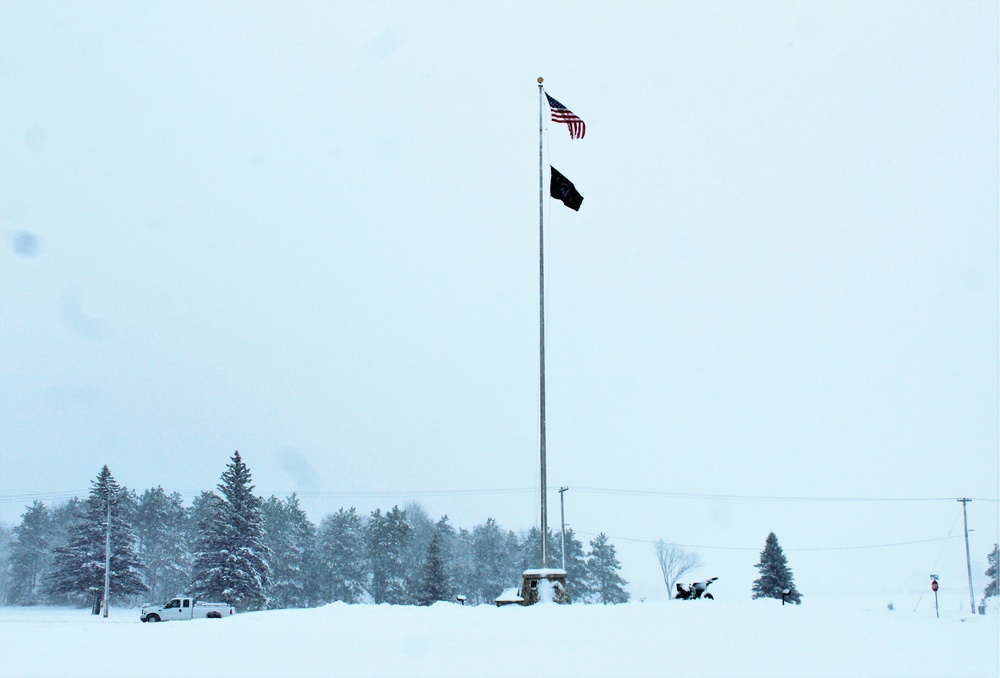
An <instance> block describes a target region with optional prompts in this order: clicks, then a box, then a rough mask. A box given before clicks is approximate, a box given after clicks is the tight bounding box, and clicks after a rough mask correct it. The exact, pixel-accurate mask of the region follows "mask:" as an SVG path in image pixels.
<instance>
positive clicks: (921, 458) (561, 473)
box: [0, 0, 1000, 604]
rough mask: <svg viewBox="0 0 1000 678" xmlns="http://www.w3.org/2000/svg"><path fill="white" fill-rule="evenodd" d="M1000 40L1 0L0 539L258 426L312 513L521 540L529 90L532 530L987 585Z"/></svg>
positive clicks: (265, 466) (527, 9)
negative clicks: (407, 514) (547, 103)
mask: <svg viewBox="0 0 1000 678" xmlns="http://www.w3.org/2000/svg"><path fill="white" fill-rule="evenodd" d="M998 53H1000V41H998V10H997V3H995V2H985V1H984V2H962V1H958V0H956V1H954V2H933V3H932V2H919V1H917V2H876V1H870V2H858V3H851V2H777V3H776V2H754V3H747V2H693V1H692V2H683V1H678V2H565V3H554V2H549V3H538V2H527V3H517V2H468V3H464V2H424V1H414V2H399V3H375V2H297V3H296V2H265V3H252V2H191V3H183V2H169V3H163V2H134V3H117V2H116V3H111V2H108V3H95V2H84V1H75V2H45V3H38V2H12V1H10V0H4V1H3V2H0V240H2V250H0V520H2V521H4V522H7V523H12V524H13V523H17V522H18V521H19V519H20V514H21V513H22V512H23V510H24V506H25V505H27V504H28V503H30V500H31V499H32V498H35V497H38V498H43V499H45V500H46V501H47V502H50V503H51V502H54V501H59V500H60V499H62V498H65V497H67V496H70V495H73V494H76V495H79V496H83V495H84V494H85V493H86V492H87V490H88V488H89V484H90V482H91V480H92V479H93V478H94V477H95V476H96V475H97V472H98V471H99V470H100V468H101V466H102V465H104V464H107V465H108V466H109V467H110V468H111V471H112V473H113V474H114V475H115V477H116V478H117V479H118V480H119V481H120V482H121V483H123V484H125V485H127V486H128V487H130V488H132V489H136V490H137V491H140V492H141V491H142V490H143V489H145V488H149V487H154V486H156V485H162V486H163V487H164V488H165V489H167V490H168V491H174V490H176V491H180V492H182V493H183V494H184V495H185V497H187V498H190V497H191V496H193V495H194V494H195V493H196V492H198V491H200V490H205V489H212V488H213V487H214V486H215V484H216V483H217V482H218V478H219V475H220V474H221V472H222V471H223V470H224V468H225V464H226V463H227V461H228V459H229V457H230V456H231V455H232V452H233V450H236V449H239V450H240V452H241V453H242V455H243V456H244V459H245V460H246V462H247V463H248V465H249V466H250V469H251V471H252V473H253V475H254V480H255V482H256V485H257V490H258V491H259V492H260V493H262V494H265V495H269V494H271V493H276V494H278V495H279V496H283V495H286V494H289V493H291V492H298V493H299V494H300V496H302V497H303V505H304V506H305V507H306V508H307V510H308V511H309V513H310V516H311V517H312V518H313V520H314V521H317V522H318V521H319V519H320V518H321V517H322V516H323V515H324V514H325V513H327V512H332V511H335V510H336V509H337V508H339V507H340V506H342V505H343V506H351V505H354V506H357V507H358V508H359V510H361V511H364V512H367V511H370V510H372V509H374V508H377V507H391V506H392V505H393V504H396V503H399V504H404V503H406V502H409V501H419V502H420V503H421V504H423V505H424V506H425V507H426V508H427V510H428V512H429V513H430V514H431V515H432V516H435V517H436V516H439V515H441V514H443V513H448V514H449V515H450V516H451V518H452V522H453V523H454V524H456V525H457V526H461V527H467V528H471V527H472V526H473V525H475V524H476V523H479V522H483V521H485V519H486V518H487V517H490V516H493V517H495V518H497V520H498V521H499V522H500V523H501V525H502V526H504V527H506V528H509V529H515V530H521V529H526V528H528V527H530V526H532V525H535V524H538V520H539V519H538V512H539V510H538V504H539V501H538V498H537V496H536V492H537V489H536V488H537V487H538V483H539V480H538V426H539V415H538V409H539V408H538V142H539V139H538V106H539V96H538V86H537V83H536V79H537V77H539V76H543V77H544V78H545V83H544V84H545V88H546V91H547V92H548V93H549V94H550V95H552V96H553V97H554V98H556V99H558V100H560V101H561V102H562V103H563V104H565V105H566V106H567V107H569V108H570V109H571V110H572V111H574V112H575V113H577V114H578V115H579V116H580V117H581V118H583V119H584V121H585V122H586V124H587V134H586V137H585V138H584V139H582V140H571V139H570V137H569V134H568V131H567V128H566V127H565V126H564V125H559V124H555V123H551V122H548V112H547V111H546V113H545V118H546V123H545V130H546V131H545V135H544V138H545V144H544V146H545V154H546V162H547V163H548V162H551V164H552V165H554V166H555V167H557V168H558V169H559V170H560V171H561V172H562V173H563V174H565V175H566V176H567V177H568V178H570V179H571V180H572V181H573V182H574V183H575V184H576V186H577V188H578V190H579V191H580V192H581V193H582V194H583V196H584V203H583V207H582V208H581V210H580V211H579V212H573V211H571V210H569V209H567V208H565V207H564V206H563V205H562V204H561V203H557V202H554V201H551V200H549V199H548V198H547V197H546V199H545V201H544V209H545V220H546V263H547V271H546V276H547V289H546V300H547V312H546V334H547V345H546V359H547V365H546V369H547V403H546V404H547V432H548V456H549V474H548V478H549V484H550V486H551V488H552V492H551V495H550V496H551V499H550V503H549V514H550V525H557V524H558V521H559V504H558V494H557V493H556V492H555V490H557V489H558V488H559V487H560V486H569V487H570V488H571V489H570V491H568V492H567V493H566V511H567V522H569V523H570V524H571V525H572V526H573V528H574V529H576V530H577V531H578V532H580V533H582V534H583V535H584V536H585V537H586V538H587V539H589V538H590V536H589V535H592V534H594V533H597V532H600V531H604V532H606V533H608V534H610V535H613V536H614V537H615V538H616V539H615V541H614V543H615V544H616V546H617V547H618V549H619V555H620V557H621V559H622V560H623V563H624V565H625V570H624V575H625V576H626V578H628V579H630V580H631V581H633V584H634V587H633V592H634V593H635V594H636V595H637V596H649V597H657V596H660V597H662V596H663V595H664V592H663V591H662V584H659V583H658V582H657V577H658V576H659V574H658V571H657V569H656V567H657V566H656V564H655V561H654V559H653V556H652V546H651V544H650V543H649V542H651V541H654V540H656V539H660V538H664V539H667V540H671V541H676V542H680V543H683V544H688V545H692V546H699V547H704V548H701V549H699V552H700V553H701V555H702V558H703V560H704V561H705V563H706V565H705V568H704V569H703V570H702V571H700V572H699V574H701V575H704V576H705V577H708V576H712V575H715V574H721V575H722V579H720V582H719V584H718V586H719V587H720V589H721V590H722V591H723V592H724V593H726V594H727V595H731V596H745V595H749V585H750V581H752V579H753V578H754V576H755V574H756V573H755V571H754V569H753V567H752V566H753V564H754V563H755V562H756V559H757V551H759V550H760V549H761V548H763V543H764V539H765V537H766V536H767V533H768V532H770V531H772V530H773V531H775V532H776V533H777V534H778V537H779V540H780V541H781V544H782V546H783V547H785V549H786V551H787V552H788V553H787V555H789V559H790V564H791V566H792V568H793V570H795V572H796V575H797V583H798V586H799V588H800V590H802V592H803V593H804V594H805V595H806V596H807V599H808V596H809V595H810V594H812V595H816V596H819V595H834V594H836V593H837V592H838V591H839V590H842V585H843V583H844V581H845V580H850V581H856V580H857V579H860V578H865V579H875V580H876V583H874V584H872V585H871V586H872V588H873V595H882V592H883V591H886V592H887V593H885V595H886V596H888V595H890V594H889V593H888V592H891V591H906V592H908V594H909V595H911V598H912V600H917V598H916V596H917V595H918V593H917V592H922V591H923V590H924V589H925V588H926V587H927V582H928V579H927V575H928V574H929V573H931V572H932V571H934V569H933V568H937V569H940V570H943V572H942V573H941V574H942V577H943V582H942V583H943V584H945V586H944V588H943V592H949V591H951V592H954V595H955V597H956V600H960V599H961V598H962V596H965V599H966V600H967V595H968V593H967V591H968V588H967V584H966V582H965V557H964V556H965V554H964V548H963V546H964V545H963V544H962V542H961V540H956V539H955V538H954V537H955V536H956V535H959V534H961V528H962V521H961V504H958V503H957V502H955V501H954V499H955V498H958V497H972V498H974V499H975V501H973V502H972V503H971V504H969V520H970V527H973V528H974V529H975V530H976V531H975V532H974V533H973V535H972V553H973V561H974V562H973V573H974V575H975V576H977V577H978V580H977V583H976V585H975V588H976V589H977V594H976V595H977V597H978V595H979V594H980V592H981V589H982V586H984V585H985V582H984V581H983V578H982V571H983V570H984V569H985V554H986V553H987V552H988V551H989V550H990V548H991V547H992V544H993V543H994V542H995V541H997V540H998V536H997V533H998V530H1000V528H998V517H997V514H998V506H997V503H996V499H997V496H998V494H1000V491H998V483H1000V468H998V467H1000V462H998V411H1000V404H998V362H1000V361H998V352H1000V349H998V346H1000V337H998V307H1000V300H998V289H1000V282H998V259H1000V255H998V251H1000V245H998V166H1000V161H998V123H997V120H998V115H1000V112H998ZM642 493H652V494H642ZM657 493H659V494H657ZM708 495H712V496H708ZM715 495H726V496H727V498H720V497H718V496H715ZM787 497H798V498H810V499H819V500H821V501H776V500H775V499H774V498H787ZM850 498H855V499H856V498H864V499H878V500H889V499H891V500H898V499H935V498H937V499H941V501H863V502H845V501H829V500H833V499H837V500H840V499H850ZM987 500H992V501H987ZM956 521H957V522H956ZM948 536H951V537H952V539H943V540H941V538H943V537H948ZM932 539H934V540H939V541H932V542H931V541H925V540H932ZM914 541H918V542H923V543H920V544H910V545H907V546H892V547H889V546H880V547H879V548H872V549H848V550H839V549H841V548H842V547H853V546H873V545H884V544H896V543H900V542H914ZM708 547H712V548H708ZM835 547H836V549H838V550H829V549H832V548H835ZM744 549H745V550H744ZM799 549H823V550H819V551H812V550H799ZM515 583H516V582H514V583H512V585H514V584H515ZM658 586H659V587H660V588H657V587H658ZM727 586H728V587H729V588H726V587H727ZM963 592H964V593H963ZM894 595H895V594H894ZM898 595H902V594H898ZM959 604H960V603H959Z"/></svg>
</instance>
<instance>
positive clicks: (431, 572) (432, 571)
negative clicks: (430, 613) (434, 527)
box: [417, 531, 451, 605]
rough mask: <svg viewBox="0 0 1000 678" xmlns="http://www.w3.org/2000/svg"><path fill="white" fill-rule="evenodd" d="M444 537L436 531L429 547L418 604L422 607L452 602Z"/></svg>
mask: <svg viewBox="0 0 1000 678" xmlns="http://www.w3.org/2000/svg"><path fill="white" fill-rule="evenodd" d="M443 541H444V540H443V537H442V535H441V533H440V532H438V531H435V532H434V536H433V537H431V543H430V544H429V545H428V546H427V559H426V561H425V563H424V567H423V568H422V572H421V574H422V577H421V578H422V582H421V587H420V595H419V597H418V600H417V602H418V603H419V604H420V605H433V604H434V603H436V602H438V601H439V600H450V598H451V591H450V590H449V587H448V575H447V573H446V572H445V565H444V557H443V554H442V553H441V550H442V542H443Z"/></svg>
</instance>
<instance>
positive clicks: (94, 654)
mask: <svg viewBox="0 0 1000 678" xmlns="http://www.w3.org/2000/svg"><path fill="white" fill-rule="evenodd" d="M998 620H1000V617H998V616H997V615H992V616H986V617H979V616H972V615H960V614H958V613H953V614H952V615H951V616H942V618H941V619H935V618H934V616H933V611H931V613H930V614H929V615H928V614H926V613H923V612H921V613H918V614H915V613H907V612H904V611H899V610H896V611H894V612H889V611H887V610H886V609H884V608H883V609H879V610H871V609H863V608H858V607H847V606H836V605H824V604H817V603H813V604H805V605H802V606H784V607H782V606H781V604H780V602H778V601H740V602H732V601H730V602H726V601H718V600H717V601H697V602H680V601H674V602H655V603H632V604H629V605H619V606H607V607H605V606H598V605H570V606H560V605H545V606H534V607H530V608H522V607H520V606H516V605H512V606H507V607H504V608H496V607H494V606H486V605H484V606H479V607H462V606H460V605H453V604H450V603H438V604H437V605H434V606H431V607H429V608H426V607H424V608H421V607H393V606H388V605H344V604H339V603H338V604H333V605H328V606H326V607H322V608H318V609H313V610H278V611H271V612H257V613H248V614H241V615H237V616H236V617H231V618H227V619H222V620H209V619H204V620H195V621H187V622H170V623H161V624H141V623H139V621H138V611H135V610H129V611H114V610H113V611H112V617H111V618H109V619H107V620H105V619H102V618H101V617H94V616H92V615H90V614H89V612H88V611H86V610H68V609H59V608H3V609H0V673H2V674H3V675H4V676H7V677H9V678H14V677H16V676H59V677H60V678H72V677H74V676H88V677H89V676H97V675H101V676H136V675H143V674H146V675H174V674H175V673H177V671H176V668H177V664H178V662H180V664H181V665H183V667H184V670H183V672H182V673H183V675H185V676H186V677H197V676H209V675H211V676H267V677H269V678H270V677H274V676H320V675H324V676H326V675H338V676H389V675H391V676H470V675H472V676H510V675H519V676H522V675H525V676H531V675H537V676H542V675H544V676H546V677H547V678H551V677H552V676H560V675H567V676H672V675H675V676H796V677H798V676H806V675H808V676H862V675H863V676H892V677H894V678H895V677H898V676H964V677H970V676H988V677H990V678H995V677H996V676H997V675H998V674H1000V625H998ZM540 638H544V639H551V642H550V643H549V644H548V646H546V647H541V646H540V644H539V643H534V641H533V643H534V644H535V645H536V646H538V650H539V651H538V652H537V654H536V655H535V656H534V657H528V656H526V648H527V647H529V644H526V643H525V640H526V639H535V640H537V639H540Z"/></svg>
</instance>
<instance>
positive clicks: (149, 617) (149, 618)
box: [146, 614, 160, 622]
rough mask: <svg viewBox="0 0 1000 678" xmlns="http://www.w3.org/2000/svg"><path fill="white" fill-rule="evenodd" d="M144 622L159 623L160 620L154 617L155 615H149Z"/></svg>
mask: <svg viewBox="0 0 1000 678" xmlns="http://www.w3.org/2000/svg"><path fill="white" fill-rule="evenodd" d="M146 621H148V622H158V621H160V618H159V617H158V616H157V615H155V614H151V615H149V616H148V617H146Z"/></svg>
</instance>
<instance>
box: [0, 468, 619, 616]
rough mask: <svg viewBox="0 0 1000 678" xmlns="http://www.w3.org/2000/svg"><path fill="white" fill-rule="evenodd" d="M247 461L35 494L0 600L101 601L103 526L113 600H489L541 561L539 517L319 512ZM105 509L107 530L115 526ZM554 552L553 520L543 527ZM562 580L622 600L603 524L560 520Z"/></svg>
mask: <svg viewBox="0 0 1000 678" xmlns="http://www.w3.org/2000/svg"><path fill="white" fill-rule="evenodd" d="M253 490H254V486H253V484H252V478H251V474H250V470H249V468H248V467H247V465H246V463H245V462H244V461H243V459H242V457H241V456H240V454H239V452H236V453H235V454H233V456H232V458H231V459H230V461H229V463H228V464H227V466H226V469H225V471H224V472H223V473H222V476H221V478H220V482H219V484H218V485H217V487H216V491H211V492H210V491H205V492H202V493H201V494H199V495H198V496H197V497H195V498H194V500H193V501H192V503H191V505H190V506H185V505H184V502H183V500H182V498H181V496H180V494H178V493H176V492H173V493H167V491H165V490H164V489H163V488H162V487H155V488H152V489H148V490H145V491H144V492H143V493H142V494H137V493H136V492H135V491H132V490H129V489H127V488H125V487H123V486H121V485H119V484H118V483H117V481H116V480H115V479H114V477H113V476H112V474H111V472H110V470H109V469H108V467H107V466H105V467H103V468H102V469H101V471H100V472H99V473H98V475H97V477H96V478H95V480H94V481H93V482H92V487H91V490H90V493H89V496H88V497H87V498H86V499H85V500H80V499H77V498H73V499H71V500H69V501H68V502H66V503H64V504H61V505H59V506H54V507H49V506H47V505H46V504H44V503H43V502H41V501H34V502H33V503H32V504H31V505H30V506H28V507H27V508H26V510H25V512H24V514H23V515H22V516H21V522H20V524H18V525H16V526H15V527H13V529H10V528H5V529H4V531H3V532H0V603H2V604H5V605H35V604H73V605H79V606H86V605H90V606H92V607H93V609H94V610H95V611H97V610H99V609H100V607H101V605H102V604H103V601H102V597H103V593H104V573H105V559H106V548H105V547H106V540H107V538H108V533H109V531H110V544H111V548H110V559H109V562H110V568H109V569H108V572H109V573H110V577H109V582H110V596H111V601H112V602H113V603H115V604H117V605H137V604H140V603H142V602H150V601H157V602H159V601H162V600H165V599H167V598H170V597H172V596H175V595H182V594H187V595H192V596H194V597H197V598H199V599H202V600H212V601H219V602H227V603H230V604H233V605H236V606H237V607H238V608H239V609H241V610H260V609H276V608H294V607H314V606H318V605H324V604H327V603H331V602H335V601H342V602H345V603H390V604H397V605H429V604H432V603H434V602H436V601H439V600H455V599H456V597H457V596H460V595H461V596H464V597H465V601H466V602H467V603H469V604H473V605H478V604H484V603H486V604H492V603H493V601H494V599H495V598H496V597H497V596H498V595H499V594H500V593H501V592H502V590H503V589H504V588H506V587H509V586H517V585H520V581H521V573H522V572H523V571H524V570H525V569H529V568H532V567H537V566H538V565H539V563H540V562H541V534H540V532H539V530H538V529H537V528H532V529H530V530H527V531H522V532H520V533H515V532H514V531H512V530H507V529H504V528H502V527H501V526H500V525H499V524H498V523H497V522H496V521H495V520H494V519H493V518H488V519H487V520H486V522H485V523H483V524H479V525H476V526H475V527H474V528H472V530H467V529H465V528H460V527H455V526H453V525H452V524H451V522H450V521H449V519H448V516H446V515H445V516H442V517H441V518H439V519H437V520H434V519H432V518H431V517H430V516H428V515H427V513H426V511H425V510H424V509H423V508H422V507H421V506H420V505H419V504H416V503H412V504H407V505H406V506H405V507H404V508H399V506H393V507H392V508H391V509H389V510H385V511H383V510H382V509H375V510H374V511H372V512H371V513H370V514H368V515H364V514H362V513H359V512H358V511H357V510H356V509H355V508H354V507H351V508H341V509H339V510H338V511H337V512H336V513H333V514H330V515H327V516H325V517H323V519H322V520H321V521H320V523H319V524H318V525H315V524H313V523H312V522H311V521H310V520H309V518H308V517H307V516H306V513H305V511H303V510H302V508H301V506H300V505H299V500H298V498H297V497H296V496H295V495H294V494H293V495H292V496H290V497H285V498H283V499H281V498H278V497H275V496H271V497H267V498H264V497H260V496H257V495H255V494H254V492H253ZM109 517H110V530H109ZM547 539H548V543H547V549H548V553H549V554H550V558H551V562H553V563H561V562H562V553H561V546H562V542H561V539H559V535H558V534H553V533H552V532H551V531H550V533H549V534H548V535H547ZM565 541H566V554H565V556H566V559H565V562H566V567H565V569H566V572H567V588H568V590H569V592H570V595H571V597H572V600H573V602H575V603H580V602H583V603H605V604H609V603H624V602H627V601H628V600H629V594H628V592H627V591H626V590H625V585H626V584H627V582H626V581H625V580H624V579H623V578H622V577H621V576H620V574H619V572H620V570H621V564H620V562H619V561H618V559H617V554H616V552H615V547H614V545H613V544H611V543H610V542H609V540H608V538H607V536H605V535H604V534H599V535H598V536H597V537H595V538H594V539H593V540H591V541H590V543H589V549H587V550H585V549H584V545H583V543H582V542H581V541H580V540H579V539H578V538H577V537H576V535H575V534H574V532H573V531H572V530H571V529H567V530H566V540H565Z"/></svg>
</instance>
